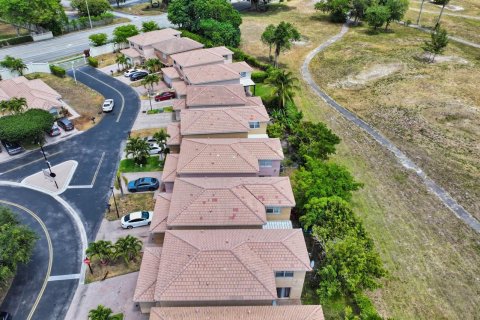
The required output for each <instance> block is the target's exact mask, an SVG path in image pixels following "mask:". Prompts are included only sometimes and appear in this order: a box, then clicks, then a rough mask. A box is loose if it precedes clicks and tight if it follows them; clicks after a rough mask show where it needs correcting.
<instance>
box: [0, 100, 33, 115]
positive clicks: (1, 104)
mask: <svg viewBox="0 0 480 320" xmlns="http://www.w3.org/2000/svg"><path fill="white" fill-rule="evenodd" d="M26 108H27V100H26V99H25V98H16V97H14V98H11V99H9V100H3V101H0V110H1V112H2V114H5V112H8V113H12V114H18V113H22V112H23V111H24V110H25V109H26Z"/></svg>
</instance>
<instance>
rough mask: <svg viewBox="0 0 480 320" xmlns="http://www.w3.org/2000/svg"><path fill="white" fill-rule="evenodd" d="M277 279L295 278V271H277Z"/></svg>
mask: <svg viewBox="0 0 480 320" xmlns="http://www.w3.org/2000/svg"><path fill="white" fill-rule="evenodd" d="M275 278H293V271H277V272H275Z"/></svg>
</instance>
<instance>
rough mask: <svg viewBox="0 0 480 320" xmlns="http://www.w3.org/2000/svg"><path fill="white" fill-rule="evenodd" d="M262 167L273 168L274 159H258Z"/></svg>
mask: <svg viewBox="0 0 480 320" xmlns="http://www.w3.org/2000/svg"><path fill="white" fill-rule="evenodd" d="M258 165H259V166H260V168H271V167H272V166H273V161H272V160H258Z"/></svg>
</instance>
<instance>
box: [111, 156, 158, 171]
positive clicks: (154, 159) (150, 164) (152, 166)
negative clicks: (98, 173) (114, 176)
mask: <svg viewBox="0 0 480 320" xmlns="http://www.w3.org/2000/svg"><path fill="white" fill-rule="evenodd" d="M162 169H163V161H162V160H160V157H159V156H150V157H149V158H148V159H147V163H146V164H145V165H143V166H139V165H137V164H135V162H134V161H133V159H123V160H121V161H120V167H119V168H118V171H120V172H149V171H161V170H162Z"/></svg>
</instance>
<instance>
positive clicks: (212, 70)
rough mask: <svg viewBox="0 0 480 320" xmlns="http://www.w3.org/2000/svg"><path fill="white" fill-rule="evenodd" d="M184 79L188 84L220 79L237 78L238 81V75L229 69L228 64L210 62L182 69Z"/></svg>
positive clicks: (205, 82)
mask: <svg viewBox="0 0 480 320" xmlns="http://www.w3.org/2000/svg"><path fill="white" fill-rule="evenodd" d="M183 73H184V75H185V81H188V82H189V83H190V84H194V85H198V84H208V83H215V82H221V81H233V80H238V81H239V83H240V75H239V74H238V72H236V71H234V70H232V69H230V68H229V67H228V64H210V65H204V66H198V67H191V68H186V69H183Z"/></svg>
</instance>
